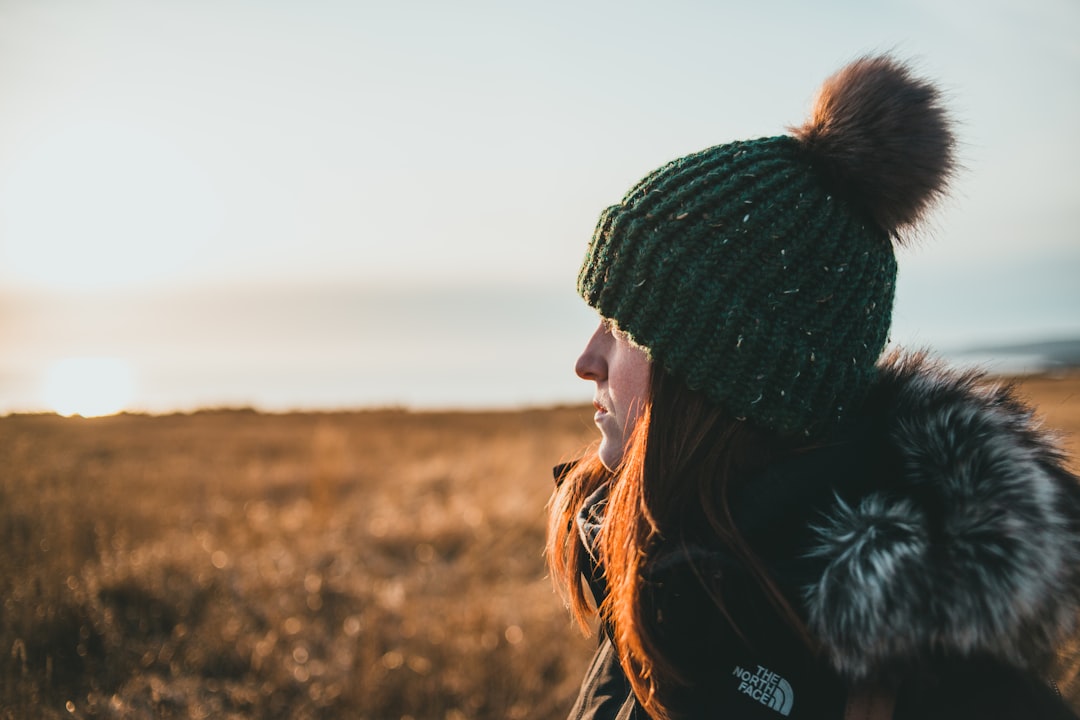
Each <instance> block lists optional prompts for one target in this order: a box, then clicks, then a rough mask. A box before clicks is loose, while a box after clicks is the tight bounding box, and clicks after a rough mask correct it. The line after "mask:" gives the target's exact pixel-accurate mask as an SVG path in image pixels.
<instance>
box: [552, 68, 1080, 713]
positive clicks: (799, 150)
mask: <svg viewBox="0 0 1080 720" xmlns="http://www.w3.org/2000/svg"><path fill="white" fill-rule="evenodd" d="M953 146H954V140H953V135H952V131H951V123H950V120H949V118H948V116H947V114H946V112H945V111H944V109H943V108H942V106H941V98H940V94H939V93H938V91H937V90H936V89H935V88H934V87H933V86H932V85H930V84H928V83H927V82H925V81H923V80H921V79H918V78H916V77H914V76H913V75H912V73H911V72H910V70H909V69H908V68H907V67H905V66H904V65H902V64H901V63H898V62H896V61H895V60H893V59H891V58H889V57H871V58H863V59H860V60H858V61H856V62H854V63H852V64H851V65H849V66H847V67H846V68H844V69H842V70H841V71H840V72H839V73H837V74H836V75H834V76H833V77H832V78H830V79H829V80H828V81H827V82H826V84H825V85H824V87H823V88H822V91H821V93H820V94H819V97H818V100H817V102H816V104H815V108H814V111H813V114H812V116H811V118H810V119H809V120H808V121H807V123H806V124H805V125H803V126H802V127H800V128H797V129H795V130H793V131H792V134H791V135H790V136H780V137H774V138H763V139H758V140H751V141H746V142H734V143H729V144H726V145H720V146H717V147H713V148H709V149H707V150H704V151H702V152H699V153H696V154H694V155H690V156H688V157H685V158H681V159H679V160H675V161H674V162H672V163H669V164H668V165H665V166H664V167H661V168H659V169H658V170H656V171H654V172H653V173H651V174H649V175H648V176H646V177H645V178H644V179H643V180H642V181H641V182H640V183H639V184H638V185H636V186H635V187H634V188H632V189H631V190H630V192H629V193H628V194H627V195H626V197H625V198H624V199H623V201H622V202H621V203H620V204H619V205H616V206H614V207H611V208H609V209H608V210H606V211H605V212H604V213H603V214H602V216H601V218H600V222H599V224H598V226H597V229H596V233H595V235H594V237H593V240H592V243H591V245H590V247H589V251H588V254H587V256H586V259H585V263H584V265H583V267H582V269H581V273H580V275H579V279H578V289H579V291H580V293H581V294H582V296H583V297H584V298H585V300H586V301H587V302H588V303H589V304H590V305H591V306H592V307H594V308H596V309H597V310H598V311H599V313H600V315H601V316H602V318H603V322H602V323H601V325H600V327H599V329H598V330H597V331H596V333H595V334H594V335H593V337H592V338H591V339H590V340H589V342H588V345H587V346H586V348H585V351H584V352H583V354H582V355H581V357H580V358H579V360H578V362H577V368H576V370H577V373H578V375H580V376H581V377H582V378H584V379H586V380H589V381H592V382H594V383H595V386H596V395H595V405H596V408H597V413H596V423H597V425H598V426H599V429H600V432H601V441H600V443H599V445H598V447H596V448H595V449H594V450H593V451H591V452H590V453H589V454H587V455H586V457H584V458H582V459H581V460H579V461H578V462H576V463H574V464H572V465H570V466H564V467H561V468H558V469H557V472H556V476H557V481H558V485H557V489H556V491H555V494H554V495H553V497H552V501H551V506H550V527H549V536H548V550H547V551H548V559H549V563H550V567H551V571H552V575H553V577H554V579H555V582H556V585H557V586H558V587H559V588H560V589H561V590H562V591H563V592H564V594H565V595H566V597H567V599H568V602H569V605H570V608H571V611H572V613H573V614H574V615H575V616H576V617H577V619H578V620H579V621H580V622H581V623H582V625H583V627H588V621H589V618H590V617H591V616H592V615H593V614H598V616H599V621H600V631H601V632H600V647H599V649H598V651H597V654H596V656H595V658H594V660H593V663H592V665H591V667H590V669H589V672H588V675H587V677H586V679H585V682H584V683H583V685H582V689H581V693H580V696H579V698H578V701H577V703H576V705H575V707H574V709H573V710H572V712H571V717H572V718H619V719H626V718H656V719H657V720H663V719H665V718H672V719H674V718H724V719H727V718H764V719H775V718H779V717H790V718H841V717H860V718H886V717H895V718H998V717H1000V718H1042V717H1045V718H1058V717H1061V718H1066V717H1073V715H1072V714H1071V712H1070V711H1069V709H1068V708H1067V706H1066V704H1065V703H1064V702H1063V701H1062V700H1061V699H1060V695H1059V694H1058V693H1057V692H1056V691H1055V687H1054V686H1053V684H1052V682H1051V681H1050V678H1051V673H1052V672H1053V662H1054V659H1055V651H1056V649H1057V648H1058V647H1060V643H1061V642H1062V641H1063V639H1064V638H1065V637H1066V636H1068V635H1069V634H1070V633H1071V632H1072V630H1073V625H1074V619H1075V618H1076V616H1077V610H1078V604H1080V603H1078V599H1080V533H1078V530H1080V489H1078V485H1077V482H1076V478H1074V477H1073V476H1072V475H1070V474H1069V473H1068V472H1067V471H1066V470H1065V469H1064V467H1063V464H1062V457H1061V455H1060V453H1059V451H1058V450H1057V449H1056V448H1055V446H1054V445H1053V443H1052V441H1051V440H1050V439H1049V438H1048V437H1046V436H1045V435H1044V434H1043V433H1041V432H1040V431H1039V430H1038V428H1037V424H1036V423H1035V422H1034V420H1033V419H1032V417H1031V415H1030V413H1029V411H1028V410H1027V409H1026V408H1025V407H1024V406H1023V405H1022V404H1021V403H1019V402H1018V401H1017V400H1016V399H1015V398H1014V397H1013V396H1012V395H1011V394H1010V392H1009V390H1008V389H1004V388H999V387H995V386H992V385H988V384H985V383H984V382H983V381H982V380H981V379H980V378H979V377H977V376H976V375H974V374H956V373H952V372H949V371H947V370H945V369H944V368H941V367H939V366H937V365H935V364H933V363H932V362H930V361H929V360H927V359H926V358H925V357H923V356H920V355H904V354H900V353H896V352H893V353H891V354H889V355H887V356H885V357H881V355H882V352H883V348H884V346H885V343H886V341H887V337H888V331H889V323H890V320H891V311H892V300H893V289H894V282H895V277H896V263H895V259H894V255H893V247H892V244H893V242H896V241H898V240H900V239H902V238H905V237H907V236H908V234H909V233H910V231H911V230H912V229H913V228H914V227H915V226H916V225H917V224H918V222H919V220H920V219H921V218H922V217H923V216H924V215H925V213H926V212H927V210H928V209H929V208H930V207H931V205H932V204H933V203H934V201H935V200H936V199H937V198H938V197H939V196H941V195H942V194H943V193H944V190H945V187H946V185H947V182H948V180H949V178H950V176H951V175H952V172H953V169H954V154H953ZM582 580H584V584H583V583H582ZM590 596H591V598H590ZM596 608H598V610H597V609H596Z"/></svg>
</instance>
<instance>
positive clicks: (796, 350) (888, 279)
mask: <svg viewBox="0 0 1080 720" xmlns="http://www.w3.org/2000/svg"><path fill="white" fill-rule="evenodd" d="M895 282H896V261H895V258H894V256H893V249H892V245H891V243H890V241H889V237H888V233H887V232H886V231H885V230H883V229H882V228H880V227H878V226H876V225H875V224H874V223H872V222H871V221H869V219H868V218H867V216H866V215H865V214H864V213H862V212H860V211H859V210H858V209H857V208H855V207H853V206H851V205H849V204H848V203H846V202H845V201H844V200H843V199H842V198H840V197H833V195H832V193H831V191H830V190H829V188H828V187H827V186H826V184H825V182H824V181H823V177H822V176H820V175H819V174H818V172H817V171H816V170H815V169H814V168H813V167H811V166H810V165H809V163H808V161H807V160H806V158H805V156H804V154H803V153H802V152H801V147H800V145H799V143H798V142H797V141H796V140H795V139H793V138H791V137H788V136H779V137H772V138H762V139H759V140H751V141H740V142H733V143H729V144H726V145H719V146H716V147H713V148H709V149H707V150H703V151H701V152H698V153H695V154H693V155H688V156H686V157H683V158H680V159H678V160H675V161H673V162H671V163H669V164H667V165H665V166H664V167H662V168H659V169H658V170H656V171H654V172H652V173H650V174H649V175H648V176H646V177H645V178H644V179H643V180H642V181H641V182H639V183H638V184H637V185H636V186H634V187H633V188H632V189H631V190H630V192H629V193H627V195H626V197H625V198H623V200H622V202H621V203H620V204H618V205H615V206H612V207H610V208H608V209H607V210H605V211H604V213H603V214H602V215H601V217H600V221H599V224H598V225H597V228H596V232H595V233H594V235H593V239H592V243H591V244H590V247H589V251H588V254H587V256H586V258H585V262H584V264H583V266H582V268H581V272H580V274H579V276H578V291H579V292H580V294H581V295H582V297H583V298H584V299H585V301H586V302H588V303H589V305H591V306H592V307H594V308H595V309H596V310H597V311H599V313H600V314H601V315H602V316H604V317H607V318H611V319H613V320H614V321H615V322H616V323H617V324H618V326H619V328H621V329H622V330H623V331H624V332H626V333H627V334H628V335H629V336H630V337H631V338H632V339H633V340H634V341H635V342H637V343H639V344H640V345H643V346H644V347H646V348H648V350H649V351H650V353H651V357H652V359H653V361H654V363H657V364H658V365H660V366H661V367H663V368H664V369H665V370H667V371H668V372H669V373H671V374H672V375H675V376H676V377H679V378H681V379H683V381H684V382H686V384H687V385H688V386H689V387H690V388H691V389H693V390H697V391H700V392H702V393H703V394H705V395H706V396H707V397H709V398H710V399H711V400H713V401H714V402H716V403H718V404H720V405H721V406H722V407H724V408H725V409H726V410H727V411H728V412H730V413H731V414H732V415H734V416H735V417H739V418H747V419H749V420H752V421H754V422H755V423H757V424H758V425H761V426H763V427H766V428H770V429H773V430H776V431H778V432H780V433H783V434H793V433H808V434H810V433H814V432H815V431H817V430H820V429H823V428H825V427H827V426H830V425H832V424H833V423H835V422H837V421H839V420H841V419H842V418H843V415H844V411H845V409H846V408H850V407H852V406H853V405H854V404H856V403H857V402H858V401H859V400H860V399H861V397H862V396H863V395H864V394H865V392H866V390H867V388H868V385H869V383H870V381H871V379H872V378H873V376H874V372H875V371H874V364H875V362H876V360H877V359H878V356H879V355H880V354H881V351H882V349H883V348H884V345H885V343H886V341H887V339H888V333H889V325H890V319H891V315H892V303H893V293H894V287H895Z"/></svg>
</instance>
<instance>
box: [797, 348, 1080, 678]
mask: <svg viewBox="0 0 1080 720" xmlns="http://www.w3.org/2000/svg"><path fill="white" fill-rule="evenodd" d="M866 413H867V419H868V422H870V423H871V424H872V425H874V426H875V427H876V428H877V429H876V430H875V433H876V434H877V435H878V436H879V437H880V438H881V442H882V446H881V452H878V453H876V455H877V456H878V457H876V458H875V459H874V462H875V463H876V464H877V466H876V472H877V473H880V477H881V478H886V480H884V481H882V482H880V483H879V482H877V480H876V478H874V477H870V478H866V479H865V480H864V481H863V482H862V483H860V484H861V486H862V491H860V492H858V493H854V494H848V495H847V497H842V496H841V494H839V493H837V494H835V495H833V498H832V500H831V501H830V502H829V503H828V505H827V507H826V508H825V509H824V510H823V511H821V512H820V513H819V517H818V518H817V519H816V520H811V525H812V531H813V536H812V538H813V539H812V541H811V547H810V548H809V550H808V553H807V557H808V558H811V559H812V560H813V561H814V564H815V567H820V568H823V569H821V570H820V576H819V577H818V578H817V580H816V581H815V582H812V583H810V584H808V585H806V586H804V589H803V598H802V600H803V602H804V609H805V611H806V615H807V621H808V624H809V627H810V629H811V631H812V633H813V634H814V635H815V636H817V638H818V639H819V640H820V641H821V642H822V643H823V645H824V647H825V650H826V652H827V654H828V656H829V658H830V660H831V662H832V664H833V665H834V667H835V668H836V669H837V670H838V671H839V672H840V673H841V675H843V676H845V677H848V678H851V679H861V678H865V677H868V676H873V675H881V674H888V673H889V672H891V671H894V670H901V669H902V668H904V667H906V666H909V665H912V664H914V662H915V661H916V660H917V659H918V658H920V657H925V656H926V655H927V654H928V653H931V654H934V655H938V656H945V657H949V656H970V655H988V656H992V657H996V658H999V659H1001V660H1003V661H1006V662H1008V663H1009V664H1012V665H1016V666H1020V667H1031V666H1037V665H1038V664H1039V663H1041V662H1042V661H1043V660H1045V659H1046V658H1047V657H1048V656H1049V655H1050V654H1052V652H1053V650H1054V646H1055V644H1056V643H1057V642H1059V641H1060V639H1061V636H1062V634H1063V633H1065V632H1068V631H1071V630H1072V629H1073V627H1074V624H1075V620H1076V618H1077V614H1078V612H1080V607H1078V605H1080V488H1078V485H1077V480H1076V478H1075V477H1074V476H1072V475H1071V474H1070V473H1069V472H1068V471H1066V470H1065V469H1064V467H1063V458H1062V456H1061V454H1060V452H1059V450H1058V449H1057V447H1056V445H1055V444H1054V439H1053V438H1052V437H1051V436H1050V435H1048V434H1047V433H1046V432H1044V431H1043V430H1041V429H1040V428H1039V425H1038V422H1037V421H1036V420H1035V419H1034V417H1033V415H1032V413H1031V411H1030V410H1029V409H1028V408H1027V407H1026V406H1024V405H1023V404H1022V403H1021V402H1019V401H1018V400H1017V399H1016V398H1015V396H1014V395H1013V394H1012V392H1011V391H1010V389H1009V388H1008V387H1005V386H1001V385H993V384H988V383H986V382H985V381H983V380H982V379H981V378H980V377H979V376H978V375H977V374H975V373H955V372H950V371H946V370H944V369H943V368H941V367H940V366H938V365H936V364H934V363H932V362H930V361H928V360H927V359H926V358H925V357H923V356H921V355H900V354H896V355H893V356H891V357H889V358H887V359H886V360H885V361H883V362H882V364H881V374H880V379H879V381H878V383H877V385H876V386H875V388H874V389H873V391H872V393H871V396H870V398H869V400H868V402H867V404H866ZM872 467H873V466H872ZM791 480H792V481H794V479H791ZM817 563H821V565H820V566H818V565H817Z"/></svg>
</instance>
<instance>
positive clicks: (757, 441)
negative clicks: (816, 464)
mask: <svg viewBox="0 0 1080 720" xmlns="http://www.w3.org/2000/svg"><path fill="white" fill-rule="evenodd" d="M786 445H787V444H786V443H784V442H783V441H782V440H781V439H779V438H777V437H775V436H774V435H773V434H771V433H767V432H764V431H762V430H759V429H758V428H756V427H754V426H753V425H751V424H748V423H747V422H745V421H740V420H738V419H735V418H732V417H730V416H729V415H728V414H726V413H725V412H724V411H723V410H721V409H720V408H719V407H717V406H716V405H715V404H714V403H711V402H710V401H708V400H706V399H705V398H704V397H703V396H701V395H700V394H698V393H695V392H693V391H691V390H689V389H688V388H686V386H685V385H684V384H683V383H682V382H680V381H678V380H676V379H674V378H672V377H671V376H669V375H668V374H667V373H664V372H663V371H657V370H654V372H653V378H652V382H651V395H650V398H649V400H648V401H647V402H646V403H645V406H644V407H643V408H642V412H641V415H640V417H639V420H638V423H637V426H636V427H635V428H634V431H633V433H632V434H631V436H630V439H629V441H628V444H627V448H626V452H625V453H624V456H623V459H622V462H621V463H620V465H619V467H618V468H616V469H615V471H614V472H610V471H608V470H607V469H606V468H604V466H603V465H602V464H601V463H600V460H599V457H598V456H597V452H596V447H595V446H592V447H591V448H590V449H589V451H588V452H587V453H586V455H585V457H584V458H582V459H581V460H580V461H579V462H578V463H577V464H576V465H575V466H574V467H573V468H572V469H571V470H570V471H569V472H568V473H567V474H566V475H565V476H564V477H563V478H562V481H561V482H560V484H559V486H558V487H557V488H556V490H555V492H554V494H553V495H552V498H551V501H550V503H549V506H548V507H549V522H548V540H547V559H548V566H549V568H550V570H551V575H552V580H553V582H554V583H555V585H556V588H557V589H558V590H559V591H560V592H561V593H562V594H563V596H564V597H565V598H566V600H567V601H568V604H569V607H570V612H571V615H572V616H573V617H574V618H575V619H576V620H577V621H578V623H579V624H580V625H581V627H582V629H583V630H585V631H586V632H588V630H589V621H590V619H591V618H592V617H593V616H595V615H596V614H597V612H599V615H600V617H601V618H602V619H603V620H605V621H606V622H607V623H608V624H609V626H610V627H611V629H612V632H613V636H614V642H615V646H616V648H617V649H618V651H619V660H620V663H621V664H622V667H623V670H624V672H625V673H626V676H627V678H628V679H629V681H630V684H631V686H632V687H633V690H634V694H635V695H636V696H637V698H638V700H639V701H640V702H641V704H642V705H643V706H644V708H645V710H646V711H647V712H648V713H649V714H650V715H651V716H652V717H654V718H657V720H665V719H666V718H668V717H669V712H668V708H667V707H666V706H665V703H664V695H665V691H666V690H667V689H669V688H671V687H673V686H677V685H682V684H685V683H686V680H685V678H684V675H683V673H682V672H681V670H680V668H679V666H678V659H677V658H672V657H669V656H668V655H667V654H666V653H665V652H664V650H663V648H662V647H661V646H660V644H659V643H658V642H657V636H656V628H655V627H654V625H653V623H652V619H651V617H649V613H648V611H647V609H646V608H645V607H644V606H643V578H644V577H645V575H646V571H647V566H648V564H649V563H650V562H651V561H652V560H653V559H654V553H655V551H656V549H657V546H658V543H659V541H660V540H663V541H664V542H665V544H666V545H668V546H671V544H672V543H683V542H686V541H688V540H689V539H690V538H689V537H688V535H689V534H693V537H694V540H696V541H697V542H705V543H708V544H709V545H710V546H712V547H716V548H717V549H718V550H720V551H722V552H726V553H728V554H730V556H731V557H733V558H735V559H736V560H737V561H739V562H741V563H742V564H743V565H744V566H745V567H746V568H747V570H748V571H749V572H750V573H751V575H752V577H754V578H755V580H756V581H757V583H758V585H759V586H760V587H761V589H762V590H763V592H764V593H765V596H766V597H767V598H768V599H769V601H770V602H771V603H772V605H773V606H774V608H775V609H776V611H777V613H778V614H779V615H780V617H782V618H783V619H784V620H785V621H786V622H787V623H788V624H789V625H790V626H791V627H792V628H793V629H794V630H795V631H796V633H797V634H799V635H800V636H801V637H802V638H803V639H804V640H805V641H806V642H807V644H808V645H811V641H810V637H809V634H808V633H807V631H806V629H805V625H804V624H803V622H802V621H801V619H800V618H799V616H798V614H797V613H796V612H795V610H794V609H793V608H792V606H791V605H790V603H789V602H788V601H787V599H786V598H785V597H784V596H783V594H782V593H781V592H780V591H779V589H778V588H777V587H776V585H775V583H774V582H773V581H772V580H771V578H770V577H769V575H768V573H767V571H766V570H765V568H764V567H763V566H762V564H761V562H760V561H759V560H758V558H757V557H756V555H755V554H754V552H753V550H752V549H751V548H750V547H749V546H748V545H747V544H746V542H745V540H744V539H743V537H742V535H741V533H740V532H739V530H738V528H737V527H736V525H735V522H734V521H733V519H732V516H731V508H730V506H729V502H728V495H729V491H730V490H731V486H732V483H734V482H738V481H739V480H741V479H744V478H746V477H748V476H750V475H752V474H754V473H755V472H756V471H758V470H760V469H761V468H762V467H764V466H766V465H767V464H769V463H770V462H772V461H774V460H775V459H776V458H777V457H778V456H779V455H780V454H781V453H782V452H784V451H785V450H786ZM605 483H609V484H610V491H609V494H608V501H607V506H606V509H605V511H604V519H603V523H602V526H601V530H600V535H599V542H598V546H599V547H598V548H597V550H598V551H599V559H600V562H601V564H602V566H603V568H604V572H605V577H606V581H607V590H608V594H607V597H606V598H605V599H604V600H603V602H602V604H601V606H600V607H599V608H595V607H593V605H592V603H591V602H590V601H589V599H588V598H587V597H586V593H585V589H584V586H583V584H582V580H581V577H580V573H581V568H582V567H583V565H582V564H581V562H582V559H583V555H582V553H584V552H585V548H584V547H583V546H582V543H581V541H580V539H579V535H578V532H577V527H576V518H577V514H578V512H579V510H580V509H581V507H582V504H583V503H584V501H585V499H586V498H587V497H588V496H589V495H591V494H592V493H593V492H595V491H596V490H597V489H599V488H600V487H601V486H602V485H604V484H605ZM691 569H692V570H693V571H694V573H695V574H696V575H697V576H698V577H699V579H700V578H702V577H703V576H702V573H700V572H698V571H697V569H696V568H693V567H692V568H691ZM704 589H705V591H706V592H707V593H708V594H709V597H710V598H711V599H712V600H713V602H714V603H715V604H716V607H717V611H718V612H720V613H722V614H723V615H724V616H725V617H727V618H728V620H729V621H730V620H731V618H730V616H729V615H728V613H727V611H726V609H725V607H724V603H723V600H722V598H721V597H720V595H719V594H718V593H716V592H715V589H714V588H712V587H705V588H704ZM733 629H734V630H735V632H739V628H738V627H735V626H734V624H733Z"/></svg>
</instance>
